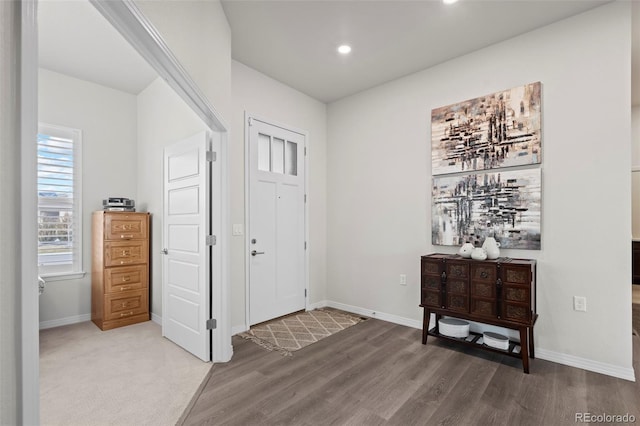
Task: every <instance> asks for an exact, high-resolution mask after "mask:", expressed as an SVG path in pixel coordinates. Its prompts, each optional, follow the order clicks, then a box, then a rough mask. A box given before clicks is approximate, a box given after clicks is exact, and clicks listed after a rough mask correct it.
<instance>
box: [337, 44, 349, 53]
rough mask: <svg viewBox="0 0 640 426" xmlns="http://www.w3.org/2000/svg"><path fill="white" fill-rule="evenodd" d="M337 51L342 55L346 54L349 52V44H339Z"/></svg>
mask: <svg viewBox="0 0 640 426" xmlns="http://www.w3.org/2000/svg"><path fill="white" fill-rule="evenodd" d="M338 53H340V54H342V55H348V54H349V53H351V46H349V45H348V44H343V45H342V46H339V47H338Z"/></svg>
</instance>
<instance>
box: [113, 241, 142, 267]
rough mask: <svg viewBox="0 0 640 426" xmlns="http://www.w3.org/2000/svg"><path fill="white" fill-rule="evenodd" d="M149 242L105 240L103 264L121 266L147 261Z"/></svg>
mask: <svg viewBox="0 0 640 426" xmlns="http://www.w3.org/2000/svg"><path fill="white" fill-rule="evenodd" d="M148 258H149V244H148V243H147V241H146V240H131V241H106V242H105V243H104V266H106V267H109V266H122V265H136V264H141V263H147V262H148V261H149V259H148Z"/></svg>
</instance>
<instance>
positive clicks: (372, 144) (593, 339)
mask: <svg viewBox="0 0 640 426" xmlns="http://www.w3.org/2000/svg"><path fill="white" fill-rule="evenodd" d="M629 17H630V5H629V4H628V3H626V2H615V3H613V4H609V5H606V6H603V7H600V8H598V9H595V10H593V11H590V12H587V13H584V14H582V15H579V16H576V17H573V18H570V19H567V20H564V21H560V22H558V23H555V24H553V25H550V26H547V27H544V28H542V29H539V30H536V31H533V32H530V33H527V34H525V35H522V36H519V37H516V38H513V39H510V40H508V41H505V42H503V43H500V44H496V45H494V46H491V47H489V48H486V49H483V50H480V51H477V52H475V53H472V54H469V55H466V56H463V57H460V58H457V59H454V60H451V61H448V62H446V63H444V64H441V65H438V66H435V67H433V68H430V69H428V70H425V71H422V72H419V73H417V74H413V75H411V76H408V77H405V78H402V79H399V80H396V81H393V82H391V83H388V84H385V85H382V86H379V87H377V88H374V89H371V90H368V91H365V92H362V93H360V94H357V95H354V96H351V97H348V98H346V99H343V100H340V101H337V102H335V103H333V104H330V105H329V108H328V136H327V139H328V154H327V164H328V167H329V169H328V173H327V179H328V182H327V194H328V224H327V229H328V243H327V253H328V256H327V264H328V269H327V270H328V272H327V291H328V298H329V299H330V300H333V301H336V302H339V303H344V304H347V305H352V306H358V307H363V308H366V309H368V310H371V311H376V312H384V313H387V314H390V315H396V316H398V317H403V318H408V319H410V320H413V321H418V320H419V319H420V318H421V310H420V309H419V308H418V303H419V298H420V276H419V271H420V267H419V257H420V255H423V254H427V253H431V252H449V253H454V252H456V251H457V248H453V247H452V248H448V247H441V246H432V244H431V235H430V217H431V212H430V210H431V201H430V189H429V188H430V182H431V164H430V113H431V109H433V108H436V107H439V106H442V105H448V104H451V103H455V102H457V101H461V100H465V99H469V98H473V97H477V96H481V95H485V94H488V93H492V92H495V91H498V90H503V89H508V88H511V87H515V86H519V85H522V84H526V83H531V82H535V81H541V82H542V85H543V86H542V90H543V115H544V120H543V163H542V169H543V204H542V210H543V211H542V250H540V251H524V250H504V251H503V255H506V256H512V257H525V258H536V259H538V274H539V276H538V296H537V301H538V313H539V315H540V318H539V320H538V323H537V325H536V328H535V335H536V346H537V349H538V350H537V354H538V355H539V356H544V357H546V358H547V359H554V360H556V361H559V362H564V363H569V364H571V363H573V364H574V365H578V364H579V365H581V366H586V367H585V368H588V367H589V366H588V365H587V364H589V362H591V361H593V362H594V363H595V365H596V367H595V369H600V370H601V371H604V370H606V371H609V370H611V371H610V372H611V373H612V374H614V375H616V374H618V375H622V376H627V377H628V376H629V374H632V373H630V372H632V371H633V370H632V363H631V359H632V354H631V300H630V293H631V289H630V282H631V263H630V260H631V259H630V256H629V234H630V230H631V199H630V197H629V194H630V193H631V186H630V179H629V169H630V167H631V164H630V159H629V154H630V150H631V146H630V145H631V142H630V134H629V133H630V132H629V128H630V126H631V120H630V111H631V109H630V106H631V98H630V93H631V85H630V69H631V61H630V51H631V50H630V49H631V21H630V18H629ZM402 273H405V274H407V281H408V285H407V286H406V287H403V286H399V285H398V279H399V274H402ZM574 295H579V296H585V297H586V298H587V307H588V311H587V312H575V311H573V310H572V298H573V296H574ZM534 368H535V366H534Z"/></svg>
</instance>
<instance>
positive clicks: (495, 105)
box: [431, 82, 542, 175]
mask: <svg viewBox="0 0 640 426" xmlns="http://www.w3.org/2000/svg"><path fill="white" fill-rule="evenodd" d="M541 86H542V84H541V83H540V82H537V83H531V84H527V85H524V86H519V87H515V88H513V89H509V90H504V91H501V92H496V93H493V94H491V95H487V96H482V97H479V98H475V99H470V100H467V101H464V102H459V103H456V104H453V105H449V106H444V107H440V108H436V109H434V110H432V111H431V167H432V174H433V175H441V174H447V173H459V172H472V171H481V170H490V169H497V168H503V167H512V166H522V165H526V164H538V163H540V162H541V157H540V156H541V154H542V153H541V131H540V129H541V124H540V121H541V120H540V117H541V104H540V102H541Z"/></svg>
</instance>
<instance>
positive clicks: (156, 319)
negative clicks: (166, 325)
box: [151, 312, 162, 327]
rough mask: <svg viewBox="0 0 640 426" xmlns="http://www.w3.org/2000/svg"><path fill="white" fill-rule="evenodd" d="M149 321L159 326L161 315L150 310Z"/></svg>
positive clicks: (160, 324)
mask: <svg viewBox="0 0 640 426" xmlns="http://www.w3.org/2000/svg"><path fill="white" fill-rule="evenodd" d="M151 321H153V322H155V323H156V324H158V325H159V326H160V327H162V317H161V316H160V315H158V314H156V313H155V312H151Z"/></svg>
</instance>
